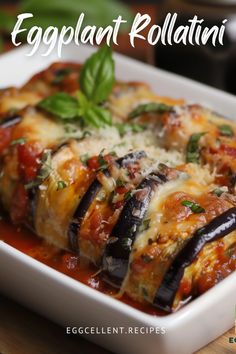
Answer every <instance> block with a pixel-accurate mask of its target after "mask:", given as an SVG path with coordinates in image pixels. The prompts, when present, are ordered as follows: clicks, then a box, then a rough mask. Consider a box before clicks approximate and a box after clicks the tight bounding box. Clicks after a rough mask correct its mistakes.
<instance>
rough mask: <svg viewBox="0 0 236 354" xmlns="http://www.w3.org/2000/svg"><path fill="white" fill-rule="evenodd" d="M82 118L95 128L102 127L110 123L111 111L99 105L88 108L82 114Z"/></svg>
mask: <svg viewBox="0 0 236 354" xmlns="http://www.w3.org/2000/svg"><path fill="white" fill-rule="evenodd" d="M83 119H84V121H85V123H86V124H89V125H92V126H94V127H95V128H102V127H105V126H107V125H109V126H110V125H111V124H112V117H111V113H110V112H109V111H108V110H106V109H105V108H103V107H99V106H92V107H90V108H88V109H87V110H86V111H85V112H84V114H83Z"/></svg>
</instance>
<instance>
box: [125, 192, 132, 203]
mask: <svg viewBox="0 0 236 354" xmlns="http://www.w3.org/2000/svg"><path fill="white" fill-rule="evenodd" d="M131 197H132V192H131V191H129V192H126V193H125V195H124V200H125V201H126V202H127V201H128V200H129V199H130V198H131Z"/></svg>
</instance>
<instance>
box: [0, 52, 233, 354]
mask: <svg viewBox="0 0 236 354" xmlns="http://www.w3.org/2000/svg"><path fill="white" fill-rule="evenodd" d="M92 51H93V49H91V48H89V47H86V46H80V47H79V48H78V47H75V46H73V45H71V46H67V47H66V48H65V49H64V54H63V60H71V61H79V62H83V61H84V59H85V58H86V57H87V56H88V55H90V54H91V52H92ZM27 52H29V48H27V47H23V48H20V49H17V50H15V51H13V52H11V53H9V54H5V55H3V56H1V57H0V87H5V86H10V85H14V86H15V85H20V84H22V83H24V81H26V80H27V79H28V78H29V77H30V76H31V75H32V74H34V73H36V72H37V71H39V70H40V69H42V68H43V67H46V66H47V65H48V64H49V63H50V62H53V61H55V60H57V57H56V54H53V55H51V56H50V57H41V56H39V55H37V56H34V57H26V56H25V53H27ZM115 59H116V70H117V77H118V78H119V79H122V80H132V81H134V80H138V81H145V82H147V83H149V84H151V86H152V88H153V89H154V90H155V91H156V92H157V93H158V94H160V95H169V96H172V97H176V98H182V97H184V98H186V99H187V100H188V101H191V102H198V103H201V104H203V105H206V106H208V107H211V108H213V109H214V110H215V111H218V112H219V113H222V114H223V115H225V116H228V117H231V118H232V119H235V120H236V98H235V97H234V96H231V95H228V94H226V93H223V92H220V91H218V90H215V89H212V88H209V87H207V86H205V85H202V84H198V83H196V82H193V81H191V80H187V79H184V78H181V77H179V76H176V75H172V74H169V73H166V72H163V71H161V70H158V69H155V68H153V67H150V66H147V65H144V64H142V63H139V62H137V61H134V60H131V59H128V58H125V57H123V56H121V55H115ZM0 235H1V230H0ZM0 290H1V292H2V293H3V294H6V295H8V296H11V297H12V298H14V299H16V300H18V301H19V302H21V303H23V304H24V305H26V306H27V307H29V308H31V309H33V310H35V311H37V312H39V313H40V314H43V315H44V316H46V317H48V318H50V319H51V320H53V321H56V322H58V323H60V324H61V325H63V326H76V327H80V326H98V327H100V328H101V327H102V326H103V327H106V326H108V327H109V326H121V327H125V330H126V329H127V328H128V327H129V326H132V327H142V326H145V327H165V329H166V334H162V335H157V334H145V335H143V334H133V335H131V334H124V333H123V334H121V333H120V334H114V335H111V334H109V335H103V334H97V335H95V334H94V335H91V336H90V337H89V339H90V340H92V341H94V342H96V343H98V344H100V345H101V346H103V347H106V348H107V349H110V350H111V351H113V352H116V353H122V354H126V353H127V354H128V353H129V354H132V353H134V354H143V353H146V354H152V353H155V354H173V353H175V354H187V353H193V352H194V351H196V350H198V349H199V348H201V347H202V346H204V345H206V344H207V343H208V342H210V341H212V340H213V339H215V338H216V337H218V336H219V335H221V334H222V333H223V332H225V331H227V330H228V329H229V328H230V327H232V326H233V324H234V306H235V303H236V272H235V273H234V274H232V275H230V276H229V277H228V278H226V279H225V280H223V281H222V282H221V283H220V284H218V285H216V286H215V287H214V288H212V289H211V290H209V291H208V292H207V293H205V294H204V295H202V296H200V297H199V298H197V299H196V300H194V301H192V302H191V303H190V304H188V305H186V306H185V307H184V308H182V309H181V310H179V311H178V312H176V313H174V314H171V315H168V316H165V317H154V316H151V315H147V314H145V313H142V312H140V311H139V310H136V309H134V308H132V307H130V306H128V305H126V304H124V303H121V302H119V301H118V300H115V299H113V298H111V297H109V296H106V295H104V294H101V293H99V292H97V291H96V290H93V289H91V288H89V287H87V286H85V285H83V284H81V283H79V282H77V281H75V280H73V279H71V278H69V277H67V276H65V275H63V274H61V273H59V272H57V271H55V270H53V269H51V268H49V267H47V266H45V265H44V264H41V263H40V262H38V261H36V260H34V259H32V258H30V257H28V256H26V255H25V254H23V253H21V252H19V251H17V250H15V249H14V248H12V247H10V246H8V245H7V244H5V243H4V242H0ZM86 337H87V338H88V336H86Z"/></svg>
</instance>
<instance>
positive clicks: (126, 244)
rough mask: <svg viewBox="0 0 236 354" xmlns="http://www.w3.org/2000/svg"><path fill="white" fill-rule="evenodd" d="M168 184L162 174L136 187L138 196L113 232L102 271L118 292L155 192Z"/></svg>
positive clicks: (125, 210) (126, 204) (125, 208)
mask: <svg viewBox="0 0 236 354" xmlns="http://www.w3.org/2000/svg"><path fill="white" fill-rule="evenodd" d="M165 182H167V179H166V177H165V175H164V174H162V173H152V174H150V175H149V176H147V177H146V178H145V179H144V180H143V181H142V182H141V183H140V185H139V186H138V187H137V190H138V192H137V193H135V194H134V195H133V196H132V197H131V198H130V199H129V200H127V202H126V203H125V206H124V208H123V210H122V212H121V214H120V217H119V220H118V221H117V223H116V225H115V226H114V228H113V230H112V233H111V236H112V242H109V243H108V244H107V246H106V249H105V252H104V255H103V262H102V265H103V267H102V269H103V277H104V279H105V280H106V281H107V282H108V283H110V284H112V285H113V286H115V287H118V288H119V287H120V286H121V284H122V281H123V280H124V278H125V276H126V273H127V270H128V264H129V256H130V253H131V250H132V245H133V243H134V240H135V237H136V234H137V232H138V228H139V226H140V225H141V223H142V221H143V219H144V218H145V215H146V212H147V210H148V206H149V203H150V200H151V197H152V194H153V191H154V190H155V188H156V187H157V186H158V185H160V184H163V183H165Z"/></svg>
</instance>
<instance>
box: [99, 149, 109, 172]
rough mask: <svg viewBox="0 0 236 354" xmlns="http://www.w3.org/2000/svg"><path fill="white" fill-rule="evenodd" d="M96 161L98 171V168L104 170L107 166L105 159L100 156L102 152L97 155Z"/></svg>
mask: <svg viewBox="0 0 236 354" xmlns="http://www.w3.org/2000/svg"><path fill="white" fill-rule="evenodd" d="M98 163H99V171H100V170H105V169H106V168H107V167H108V163H107V161H106V160H105V159H104V157H103V156H102V153H100V154H99V155H98Z"/></svg>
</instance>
